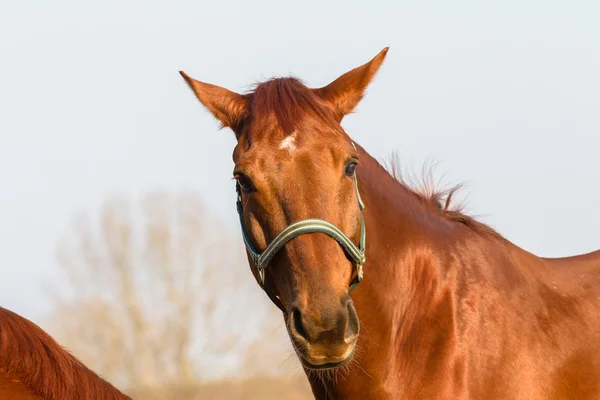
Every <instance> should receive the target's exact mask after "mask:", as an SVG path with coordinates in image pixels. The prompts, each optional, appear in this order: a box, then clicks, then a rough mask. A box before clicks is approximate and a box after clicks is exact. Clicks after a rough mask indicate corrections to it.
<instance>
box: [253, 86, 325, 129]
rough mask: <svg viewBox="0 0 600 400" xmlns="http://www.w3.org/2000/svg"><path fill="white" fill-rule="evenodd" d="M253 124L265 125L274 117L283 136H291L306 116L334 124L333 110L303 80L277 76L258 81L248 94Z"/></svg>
mask: <svg viewBox="0 0 600 400" xmlns="http://www.w3.org/2000/svg"><path fill="white" fill-rule="evenodd" d="M246 98H247V99H248V109H249V115H251V116H252V119H253V121H252V123H253V124H254V123H256V124H257V125H258V126H265V125H266V124H267V123H268V122H269V121H268V118H270V117H271V116H274V117H275V119H276V121H277V123H278V124H279V126H280V127H281V129H282V130H283V132H284V134H286V135H290V134H291V133H292V132H294V131H295V130H296V128H297V125H298V123H299V122H300V121H301V120H302V118H303V117H304V116H307V115H310V116H311V117H315V116H316V117H317V118H319V119H321V120H322V121H323V122H326V123H330V124H331V123H335V119H334V116H333V112H332V110H331V109H330V108H329V107H328V106H327V105H326V104H325V103H324V102H323V101H322V100H321V99H320V98H319V97H318V96H317V95H316V94H315V93H314V92H313V90H312V89H310V88H308V87H307V86H306V85H305V84H304V83H303V82H302V81H301V80H300V79H298V78H295V77H276V78H271V79H269V80H266V81H264V82H259V83H256V84H255V85H254V89H253V90H252V91H251V92H250V93H248V94H246Z"/></svg>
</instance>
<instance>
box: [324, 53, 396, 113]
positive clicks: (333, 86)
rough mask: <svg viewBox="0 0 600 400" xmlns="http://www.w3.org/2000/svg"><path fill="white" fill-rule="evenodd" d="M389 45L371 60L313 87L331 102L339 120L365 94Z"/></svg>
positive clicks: (328, 102)
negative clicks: (331, 80)
mask: <svg viewBox="0 0 600 400" xmlns="http://www.w3.org/2000/svg"><path fill="white" fill-rule="evenodd" d="M388 49H389V47H386V48H385V49H383V50H381V52H379V54H377V55H376V56H375V58H373V59H372V60H371V61H369V62H368V63H366V64H363V65H361V66H360V67H357V68H354V69H353V70H351V71H348V72H346V73H345V74H344V75H342V76H340V77H339V78H337V79H336V80H335V81H333V82H331V83H330V84H329V85H327V86H324V87H322V88H318V89H313V91H314V92H315V94H317V96H319V97H320V98H321V99H323V100H324V101H325V102H326V103H327V104H329V105H330V106H331V107H332V109H333V110H334V112H335V114H336V117H337V119H338V121H341V120H342V118H344V116H345V115H346V114H350V113H351V112H352V110H354V108H355V107H356V106H357V105H358V103H359V102H360V101H361V100H362V98H363V96H364V95H365V90H366V89H367V86H368V85H369V83H371V81H372V80H373V77H374V76H375V74H376V73H377V71H378V70H379V67H380V66H381V64H382V63H383V60H384V59H385V55H386V54H387V52H388Z"/></svg>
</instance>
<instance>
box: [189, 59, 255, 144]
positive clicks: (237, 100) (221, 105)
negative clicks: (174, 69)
mask: <svg viewBox="0 0 600 400" xmlns="http://www.w3.org/2000/svg"><path fill="white" fill-rule="evenodd" d="M179 73H180V74H181V76H182V77H183V79H185V81H186V82H187V84H188V85H189V87H190V88H191V89H192V91H193V92H194V94H195V95H196V97H197V98H198V100H200V103H202V104H203V105H204V107H206V108H207V109H208V110H209V111H210V112H211V113H212V114H213V115H214V117H215V118H216V119H218V120H219V121H220V122H221V128H226V127H229V128H231V129H232V130H233V131H234V133H235V134H236V136H238V134H239V132H238V130H239V128H240V126H241V124H242V122H243V121H244V119H245V118H246V115H247V113H248V104H247V100H246V98H245V97H244V96H243V95H241V94H238V93H235V92H232V91H230V90H228V89H225V88H223V87H220V86H216V85H211V84H210V83H204V82H200V81H197V80H195V79H194V78H192V77H190V76H189V75H187V74H186V73H185V72H183V71H179Z"/></svg>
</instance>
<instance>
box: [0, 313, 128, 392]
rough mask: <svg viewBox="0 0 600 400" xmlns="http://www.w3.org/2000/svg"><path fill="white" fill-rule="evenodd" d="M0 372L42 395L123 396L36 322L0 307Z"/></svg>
mask: <svg viewBox="0 0 600 400" xmlns="http://www.w3.org/2000/svg"><path fill="white" fill-rule="evenodd" d="M0 373H2V374H8V376H9V377H10V378H12V379H18V380H20V382H22V383H23V385H25V387H27V388H28V389H29V390H30V391H31V392H32V393H34V394H36V395H37V396H40V397H42V398H44V399H106V400H124V399H129V400H131V399H130V397H128V396H126V395H124V394H122V393H121V392H119V391H118V390H117V389H116V388H114V387H113V386H112V385H111V384H110V383H108V382H106V381H105V380H103V379H102V378H100V377H99V376H98V375H97V374H96V373H94V372H93V371H91V370H90V369H88V368H87V367H86V366H85V365H83V364H82V363H81V362H80V361H79V360H78V359H77V358H75V357H74V356H73V355H71V354H70V353H69V352H68V351H67V350H65V349H64V348H63V347H61V346H60V345H59V344H58V343H57V342H56V341H55V340H54V339H52V337H51V336H50V335H48V334H47V333H46V332H44V331H43V330H42V329H41V328H40V327H39V326H37V325H36V324H34V323H33V322H31V321H29V320H28V319H26V318H24V317H21V316H20V315H18V314H16V313H14V312H12V311H10V310H7V309H5V308H2V307H0Z"/></svg>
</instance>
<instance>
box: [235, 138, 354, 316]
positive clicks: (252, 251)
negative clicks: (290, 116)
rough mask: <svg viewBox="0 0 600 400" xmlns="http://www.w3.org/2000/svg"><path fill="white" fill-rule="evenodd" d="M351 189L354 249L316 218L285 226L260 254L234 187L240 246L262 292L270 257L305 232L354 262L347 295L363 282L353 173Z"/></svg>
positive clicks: (337, 229) (333, 229) (326, 224)
mask: <svg viewBox="0 0 600 400" xmlns="http://www.w3.org/2000/svg"><path fill="white" fill-rule="evenodd" d="M352 146H354V143H352ZM355 148H356V147H355ZM354 188H355V191H356V197H357V199H358V209H359V214H360V241H359V244H358V246H356V245H355V244H354V242H352V240H351V239H350V238H348V236H346V234H344V232H342V230H341V229H339V228H338V227H337V226H335V225H333V224H332V223H330V222H327V221H325V220H322V219H318V218H309V219H304V220H301V221H298V222H295V223H293V224H291V225H289V226H288V227H287V228H285V229H284V230H283V231H281V232H280V233H279V234H278V235H277V236H276V237H275V239H273V240H272V241H271V243H269V244H268V245H267V247H266V248H265V249H264V251H263V252H262V253H259V252H258V251H257V250H256V248H255V247H254V245H253V244H252V242H251V240H250V237H249V236H248V232H247V229H246V224H245V222H244V210H243V206H242V194H241V190H240V186H239V184H236V191H237V204H236V205H237V212H238V215H239V219H240V225H241V228H242V236H243V238H244V244H245V245H246V249H247V250H248V254H249V255H250V258H251V259H252V263H253V264H254V267H255V268H256V271H257V273H258V278H259V279H258V281H259V284H260V285H261V287H263V289H264V284H265V269H266V267H267V265H268V264H269V261H271V259H272V258H273V256H275V254H276V253H277V252H278V251H279V250H281V248H283V246H285V245H286V243H288V242H289V241H290V240H292V239H294V238H295V237H298V236H300V235H303V234H306V233H314V232H319V233H324V234H326V235H328V236H330V237H331V238H333V239H334V240H335V241H336V242H338V244H339V245H340V246H341V247H342V248H343V249H344V250H345V252H346V254H347V255H348V256H349V257H350V258H351V259H352V260H353V261H354V263H355V265H356V271H355V273H354V274H353V277H352V280H351V282H350V287H349V289H348V293H350V292H352V290H354V288H355V287H356V286H357V285H358V284H359V283H360V282H361V281H362V279H363V268H362V267H363V264H364V263H365V261H366V257H365V246H366V227H365V218H364V216H363V209H364V203H363V201H362V199H361V197H360V193H359V191H358V181H357V179H356V174H355V175H354ZM267 294H268V295H269V298H270V299H271V301H273V303H275V304H276V305H277V307H279V308H280V309H281V310H282V311H283V312H285V310H284V309H283V306H282V305H281V302H280V301H279V299H278V298H277V297H275V299H277V301H276V300H275V299H274V297H273V296H272V295H271V294H270V293H268V292H267Z"/></svg>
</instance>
